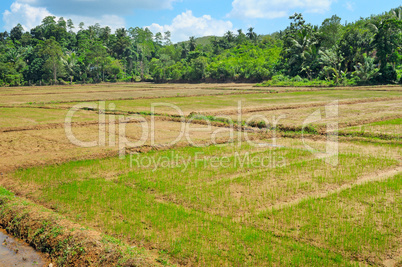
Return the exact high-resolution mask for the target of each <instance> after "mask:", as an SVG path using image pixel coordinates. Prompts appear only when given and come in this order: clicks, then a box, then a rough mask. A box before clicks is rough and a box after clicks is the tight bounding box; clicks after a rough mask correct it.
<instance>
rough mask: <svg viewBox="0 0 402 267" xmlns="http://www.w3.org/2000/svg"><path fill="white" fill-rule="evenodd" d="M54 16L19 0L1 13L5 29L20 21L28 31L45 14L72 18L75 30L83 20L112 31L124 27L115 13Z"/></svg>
mask: <svg viewBox="0 0 402 267" xmlns="http://www.w3.org/2000/svg"><path fill="white" fill-rule="evenodd" d="M24 1H25V2H34V1H36V0H24ZM58 15H59V16H56V15H54V14H52V13H50V12H49V11H48V10H47V9H46V8H43V7H33V6H31V5H29V4H22V3H20V2H14V3H13V4H12V5H11V7H10V10H6V11H5V12H4V13H3V21H4V22H5V26H4V28H5V29H6V30H11V29H12V28H13V27H15V26H16V25H17V24H18V23H20V24H21V25H22V26H23V27H24V30H26V31H29V30H30V29H32V28H34V27H36V26H37V25H39V24H41V22H42V20H43V19H44V18H45V17H47V16H56V17H57V19H58V17H61V16H62V15H63V16H64V18H65V19H72V20H73V22H74V23H75V24H76V30H78V24H79V23H80V22H84V24H85V26H90V25H94V24H96V23H99V24H100V25H101V26H109V27H110V28H111V29H112V31H114V30H116V29H118V28H122V27H125V24H126V23H125V20H124V18H122V17H119V16H117V15H107V14H106V15H100V16H98V17H88V16H80V15H70V16H69V15H64V14H58Z"/></svg>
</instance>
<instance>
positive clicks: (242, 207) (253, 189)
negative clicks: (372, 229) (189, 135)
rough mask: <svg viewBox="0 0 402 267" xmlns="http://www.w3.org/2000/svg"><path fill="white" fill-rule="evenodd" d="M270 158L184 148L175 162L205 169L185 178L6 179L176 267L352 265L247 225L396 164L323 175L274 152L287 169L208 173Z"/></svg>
mask: <svg viewBox="0 0 402 267" xmlns="http://www.w3.org/2000/svg"><path fill="white" fill-rule="evenodd" d="M270 150H271V149H269V148H265V149H260V148H253V147H251V146H249V145H243V146H242V147H241V148H237V149H236V147H235V146H234V147H232V146H226V147H220V146H211V147H206V148H189V147H187V148H182V149H177V150H176V151H175V153H176V154H179V155H180V156H181V157H182V158H183V159H181V160H182V161H183V160H184V159H185V158H186V157H188V156H192V157H194V156H195V155H196V154H197V153H202V156H203V157H204V159H205V161H206V162H207V164H206V166H207V167H205V164H204V163H203V164H199V165H197V164H195V162H194V161H192V163H191V164H189V165H188V166H187V168H186V169H184V166H183V165H182V167H178V168H159V169H156V170H154V169H153V167H152V166H148V167H144V166H138V164H137V163H136V162H134V163H133V166H132V168H130V166H129V163H130V159H129V158H127V159H126V160H125V161H121V160H118V159H117V158H109V159H103V160H91V161H80V162H70V163H67V164H62V165H58V166H50V167H46V168H33V169H27V170H20V171H18V172H16V173H15V174H14V175H13V178H14V179H16V180H19V181H20V182H21V184H20V186H21V187H26V188H25V190H29V191H30V192H31V197H33V198H34V199H36V200H38V201H40V202H41V203H44V204H46V205H48V206H51V207H52V208H53V209H56V210H57V211H58V212H60V213H62V214H65V215H66V216H68V217H69V218H71V219H73V220H75V221H79V222H81V223H83V224H85V225H88V226H93V227H96V228H98V229H101V230H102V231H103V232H105V233H107V234H110V235H113V236H115V237H118V238H122V239H124V240H126V241H127V242H133V243H135V244H137V245H140V246H145V247H152V248H157V249H159V251H161V253H162V256H163V255H165V254H166V256H167V255H168V256H169V257H171V258H173V259H174V261H177V262H179V263H183V264H200V265H205V264H208V265H220V264H229V265H253V266H255V265H313V266H332V265H350V264H351V263H350V262H351V261H352V260H353V259H354V258H353V257H350V256H349V255H346V257H344V256H342V254H341V253H342V251H341V250H340V251H338V250H337V249H333V248H331V247H320V246H316V245H315V244H314V245H313V244H310V242H309V241H308V240H304V241H303V242H300V241H299V240H294V239H293V237H292V236H290V237H277V236H276V234H273V233H274V232H275V229H276V228H275V227H273V226H271V225H270V224H269V223H267V224H266V225H264V223H262V225H253V224H250V223H248V219H247V218H253V217H250V216H252V215H253V214H254V215H256V214H258V213H259V212H262V211H263V210H264V209H266V208H268V207H269V206H270V205H274V204H277V203H281V202H283V201H288V200H290V199H292V198H293V197H295V196H296V197H304V196H308V195H309V194H315V193H317V192H320V191H321V190H325V189H326V188H327V187H337V186H339V185H341V184H344V183H351V182H353V181H355V180H356V179H358V178H359V177H360V176H361V175H363V174H365V173H369V172H372V171H373V170H381V169H387V168H389V167H392V166H395V165H397V164H398V162H397V161H396V160H392V159H387V158H385V157H377V156H371V157H370V156H365V155H360V154H343V155H341V164H340V165H339V166H338V167H337V168H332V167H331V168H330V167H326V166H325V164H324V163H323V162H321V161H320V160H315V159H314V156H313V155H311V154H310V153H308V152H306V151H304V150H301V149H293V148H279V149H274V152H275V153H276V156H277V157H278V158H279V157H283V158H284V159H285V160H286V162H287V165H286V166H276V165H275V166H271V168H266V167H264V166H262V165H263V164H262V163H261V162H259V163H256V164H248V163H247V164H245V165H244V167H243V168H237V167H230V166H229V167H227V168H220V167H218V168H212V167H209V166H211V164H212V161H214V156H217V157H220V158H222V157H227V158H228V160H229V162H231V160H232V161H233V153H234V152H239V153H243V154H242V155H244V153H245V152H250V154H251V155H254V156H259V157H264V156H269V153H273V152H272V151H271V152H270ZM170 153H172V151H160V152H149V153H146V154H142V155H139V157H140V158H147V157H148V158H152V157H153V158H158V157H159V158H163V157H169V156H170ZM193 160H194V158H193ZM314 170H318V171H316V172H314ZM311 173H314V174H313V175H311ZM295 177H296V178H295ZM239 187H242V189H243V190H242V191H241V192H242V195H241V196H240V197H239V196H238V195H236V194H238V190H237V189H238V188H239ZM239 214H240V215H241V216H239ZM245 215H247V216H245ZM289 218H291V217H289ZM339 220H342V218H340V219H339ZM260 222H261V221H260ZM256 226H258V227H256ZM265 226H266V227H265ZM346 235H347V234H346ZM164 253H165V254H164Z"/></svg>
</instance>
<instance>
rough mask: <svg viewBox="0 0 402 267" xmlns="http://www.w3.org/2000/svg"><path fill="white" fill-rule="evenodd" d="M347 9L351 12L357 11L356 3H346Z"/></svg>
mask: <svg viewBox="0 0 402 267" xmlns="http://www.w3.org/2000/svg"><path fill="white" fill-rule="evenodd" d="M345 7H346V9H347V10H349V11H355V3H352V2H346V4H345Z"/></svg>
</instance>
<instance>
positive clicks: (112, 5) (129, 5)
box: [18, 0, 181, 17]
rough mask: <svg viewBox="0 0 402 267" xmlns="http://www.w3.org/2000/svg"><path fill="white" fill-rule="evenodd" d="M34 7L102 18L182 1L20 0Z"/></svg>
mask: <svg viewBox="0 0 402 267" xmlns="http://www.w3.org/2000/svg"><path fill="white" fill-rule="evenodd" d="M18 1H19V2H20V3H26V4H29V5H31V6H34V7H46V8H47V9H48V10H49V11H50V12H52V13H54V14H69V15H80V16H90V17H95V16H100V15H105V14H112V15H125V14H129V13H130V12H132V11H133V10H134V9H170V8H172V4H173V3H174V2H177V1H181V0H113V1H110V0H63V1H60V0H18Z"/></svg>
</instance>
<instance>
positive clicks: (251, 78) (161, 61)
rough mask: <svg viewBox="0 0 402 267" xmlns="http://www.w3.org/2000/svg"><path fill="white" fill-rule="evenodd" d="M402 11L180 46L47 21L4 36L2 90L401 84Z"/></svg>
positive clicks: (139, 34) (294, 22)
mask: <svg viewBox="0 0 402 267" xmlns="http://www.w3.org/2000/svg"><path fill="white" fill-rule="evenodd" d="M401 10H402V9H401V7H399V8H396V9H393V10H391V11H390V12H385V13H383V14H381V15H377V16H374V15H373V16H371V17H369V18H361V19H360V20H358V21H356V22H354V23H349V24H345V25H342V24H341V23H340V21H341V18H339V17H337V16H335V15H334V16H332V17H330V18H328V19H325V20H324V21H323V23H322V24H321V25H320V26H315V25H312V24H309V23H307V22H306V21H305V20H304V18H303V16H302V14H297V13H296V14H294V15H293V16H291V17H290V19H291V23H290V25H289V27H287V28H286V29H285V30H284V31H281V32H277V33H273V34H271V35H265V36H262V35H258V34H257V33H256V32H254V28H252V27H250V28H249V29H247V31H245V32H243V30H241V29H239V30H238V31H237V32H236V33H234V32H231V31H228V32H226V33H225V34H224V36H222V37H216V36H208V37H202V38H195V37H190V38H189V40H188V41H186V42H181V43H178V44H172V42H171V41H170V38H171V34H170V32H165V33H155V34H154V33H152V32H151V31H150V30H149V29H148V28H145V29H143V28H139V27H135V28H129V29H125V28H120V29H117V30H116V31H115V33H112V31H111V29H110V27H104V28H102V27H101V26H100V25H99V24H95V25H90V26H88V27H85V25H84V24H83V23H80V24H79V26H78V27H77V28H78V29H79V30H78V32H74V31H73V29H74V28H75V26H74V24H73V22H72V21H71V20H67V21H66V20H65V19H64V18H59V19H57V20H56V17H54V16H48V17H46V18H44V19H43V21H42V23H41V24H40V25H38V26H36V27H34V28H33V29H31V30H30V32H24V29H23V27H22V26H21V25H20V24H18V25H17V26H15V27H14V28H13V29H12V30H11V32H10V34H9V33H7V32H4V33H1V32H0V69H1V70H2V72H1V73H0V85H1V86H18V85H32V84H39V85H43V84H54V83H57V81H60V82H61V83H64V81H69V82H70V84H72V83H73V82H80V83H88V82H90V83H92V82H93V83H97V82H102V81H127V82H130V81H131V82H134V81H155V82H168V81H176V82H182V81H186V82H201V81H207V82H225V81H236V82H262V81H264V80H269V79H271V77H272V76H275V75H278V74H280V73H284V74H286V75H288V76H289V77H293V78H294V79H293V80H287V81H281V82H278V81H275V80H273V81H269V82H267V83H265V84H266V85H274V84H275V85H279V86H282V85H283V86H285V85H286V86H332V85H348V84H349V85H350V84H356V83H364V84H367V83H381V84H388V83H396V82H398V81H400V80H401V79H400V76H401V75H400V70H401V66H402V48H401V45H400V44H401V43H402V15H401V14H402V11H401ZM364 54H365V55H366V56H363V55H364ZM376 68H379V69H380V71H379V72H377V71H376ZM379 73H381V75H380V74H379ZM305 79H308V80H309V81H311V82H308V81H306V80H305Z"/></svg>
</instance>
